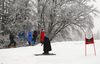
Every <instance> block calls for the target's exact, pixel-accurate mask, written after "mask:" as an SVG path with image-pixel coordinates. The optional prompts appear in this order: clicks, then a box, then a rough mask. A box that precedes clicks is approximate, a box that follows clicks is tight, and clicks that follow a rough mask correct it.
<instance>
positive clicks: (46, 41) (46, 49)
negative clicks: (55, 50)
mask: <svg viewBox="0 0 100 64" xmlns="http://www.w3.org/2000/svg"><path fill="white" fill-rule="evenodd" d="M43 44H44V46H43V51H44V53H43V54H49V51H51V50H52V49H51V43H50V40H49V38H48V37H47V36H44V41H43Z"/></svg>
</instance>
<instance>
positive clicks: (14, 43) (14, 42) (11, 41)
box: [8, 40, 16, 47]
mask: <svg viewBox="0 0 100 64" xmlns="http://www.w3.org/2000/svg"><path fill="white" fill-rule="evenodd" d="M12 43H13V44H14V46H16V42H15V41H14V40H13V41H10V44H9V45H8V46H9V47H10V46H11V44H12Z"/></svg>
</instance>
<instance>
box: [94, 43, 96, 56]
mask: <svg viewBox="0 0 100 64" xmlns="http://www.w3.org/2000/svg"><path fill="white" fill-rule="evenodd" d="M94 54H95V55H96V50H95V44H94Z"/></svg>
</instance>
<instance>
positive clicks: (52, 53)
mask: <svg viewBox="0 0 100 64" xmlns="http://www.w3.org/2000/svg"><path fill="white" fill-rule="evenodd" d="M41 55H56V54H54V53H49V54H34V56H41Z"/></svg>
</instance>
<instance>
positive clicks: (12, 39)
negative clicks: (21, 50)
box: [8, 33, 16, 48]
mask: <svg viewBox="0 0 100 64" xmlns="http://www.w3.org/2000/svg"><path fill="white" fill-rule="evenodd" d="M14 38H15V35H14V34H13V33H11V34H10V36H9V39H10V44H9V45H8V48H10V46H11V44H12V43H13V44H14V48H16V42H15V41H14Z"/></svg>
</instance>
